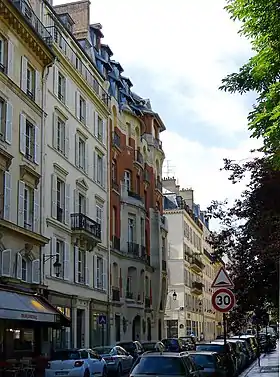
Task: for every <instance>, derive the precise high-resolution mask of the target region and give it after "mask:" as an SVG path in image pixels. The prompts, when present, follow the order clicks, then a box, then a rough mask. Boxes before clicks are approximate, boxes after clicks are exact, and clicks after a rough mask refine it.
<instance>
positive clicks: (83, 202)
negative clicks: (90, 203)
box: [79, 194, 86, 215]
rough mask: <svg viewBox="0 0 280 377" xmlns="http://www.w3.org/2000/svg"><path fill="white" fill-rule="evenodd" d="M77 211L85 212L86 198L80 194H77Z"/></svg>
mask: <svg viewBox="0 0 280 377" xmlns="http://www.w3.org/2000/svg"><path fill="white" fill-rule="evenodd" d="M79 213H83V214H84V215H85V214H86V198H85V196H84V195H82V194H79Z"/></svg>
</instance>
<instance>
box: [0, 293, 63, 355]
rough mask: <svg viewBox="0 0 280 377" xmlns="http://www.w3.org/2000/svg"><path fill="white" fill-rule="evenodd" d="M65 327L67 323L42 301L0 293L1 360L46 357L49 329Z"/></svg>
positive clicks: (50, 306)
mask: <svg viewBox="0 0 280 377" xmlns="http://www.w3.org/2000/svg"><path fill="white" fill-rule="evenodd" d="M69 325H70V322H69V320H68V319H67V318H66V317H65V316H64V315H63V314H62V313H60V312H59V311H58V310H57V309H56V308H54V307H53V306H52V305H51V304H50V303H49V302H48V301H47V300H46V299H45V298H43V297H41V296H39V295H32V294H27V293H24V292H19V291H13V290H11V291H10V290H9V291H8V290H0V357H1V359H2V360H7V359H20V358H22V357H33V358H34V357H38V356H43V355H44V356H47V355H49V353H50V351H51V343H50V339H49V329H52V328H53V329H59V328H61V327H62V326H69Z"/></svg>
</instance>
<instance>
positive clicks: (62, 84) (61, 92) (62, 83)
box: [57, 72, 66, 103]
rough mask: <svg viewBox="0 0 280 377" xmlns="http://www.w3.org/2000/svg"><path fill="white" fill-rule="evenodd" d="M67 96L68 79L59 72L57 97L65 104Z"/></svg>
mask: <svg viewBox="0 0 280 377" xmlns="http://www.w3.org/2000/svg"><path fill="white" fill-rule="evenodd" d="M65 94H66V79H65V77H64V76H63V75H62V74H61V73H60V72H59V73H58V89H57V96H58V99H59V100H60V101H61V102H63V103H65Z"/></svg>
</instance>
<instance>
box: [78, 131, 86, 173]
mask: <svg viewBox="0 0 280 377" xmlns="http://www.w3.org/2000/svg"><path fill="white" fill-rule="evenodd" d="M78 148H79V168H80V169H83V170H85V167H86V143H85V141H84V140H83V139H81V138H79V145H78Z"/></svg>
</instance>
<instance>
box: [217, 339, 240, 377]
mask: <svg viewBox="0 0 280 377" xmlns="http://www.w3.org/2000/svg"><path fill="white" fill-rule="evenodd" d="M218 342H223V341H221V340H219V341H218ZM227 342H228V343H231V345H232V348H233V351H234V353H235V356H236V368H237V370H238V371H239V372H242V370H243V369H244V368H245V366H246V355H245V353H244V351H243V347H242V346H241V341H240V340H239V339H227Z"/></svg>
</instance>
